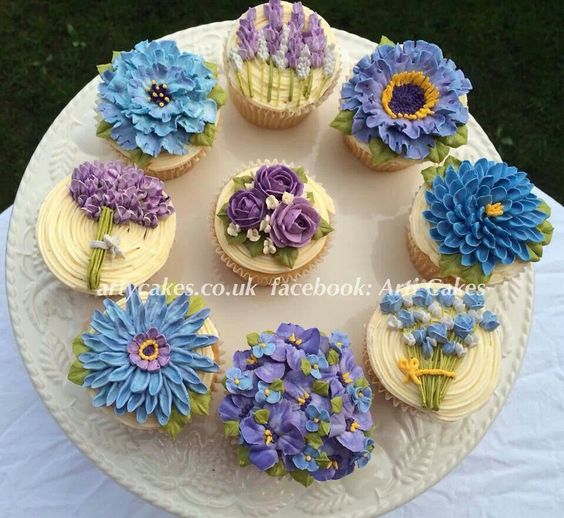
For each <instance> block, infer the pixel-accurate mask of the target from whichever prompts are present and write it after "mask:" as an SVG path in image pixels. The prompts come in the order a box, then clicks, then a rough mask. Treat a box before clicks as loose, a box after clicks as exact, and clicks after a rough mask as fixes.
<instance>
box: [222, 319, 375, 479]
mask: <svg viewBox="0 0 564 518" xmlns="http://www.w3.org/2000/svg"><path fill="white" fill-rule="evenodd" d="M247 343H248V348H247V349H245V350H242V351H237V352H236V353H235V354H234V356H233V364H234V366H233V367H232V368H230V369H228V370H227V372H226V377H225V378H224V381H223V383H224V386H225V389H226V391H227V395H226V396H225V398H224V399H223V401H222V402H221V404H220V407H219V416H220V418H221V420H222V421H223V423H224V429H225V434H226V436H228V437H233V438H234V439H236V440H237V443H238V446H237V449H238V456H239V463H240V465H241V466H247V465H249V464H254V465H255V466H256V467H257V468H258V469H260V470H261V471H264V472H265V473H267V474H268V475H271V476H275V477H282V476H284V475H286V474H288V475H289V476H291V477H292V478H293V479H294V480H296V481H298V482H300V483H301V484H303V485H304V486H306V487H307V486H309V485H310V484H312V483H313V482H314V481H315V480H317V481H320V482H323V481H327V480H337V479H340V478H342V477H344V476H346V475H349V474H350V473H352V472H353V471H354V470H355V468H357V467H359V468H360V467H363V466H365V465H366V463H367V462H368V461H369V460H370V457H371V453H372V450H373V449H374V440H373V439H372V438H371V437H370V434H369V432H370V429H371V428H372V416H371V415H370V406H371V403H372V390H371V389H370V387H369V385H368V381H367V380H366V378H365V377H364V373H363V370H362V367H360V366H359V365H358V364H357V363H356V360H355V358H354V355H353V353H352V351H351V349H350V340H349V338H348V336H347V335H346V334H345V333H343V332H341V331H333V332H332V333H331V335H330V336H326V335H324V334H323V333H322V332H320V330H319V329H317V328H311V329H304V328H303V327H301V326H299V325H294V324H281V325H280V326H279V327H278V329H277V330H276V332H273V331H265V332H263V333H260V334H259V333H250V334H249V335H247Z"/></svg>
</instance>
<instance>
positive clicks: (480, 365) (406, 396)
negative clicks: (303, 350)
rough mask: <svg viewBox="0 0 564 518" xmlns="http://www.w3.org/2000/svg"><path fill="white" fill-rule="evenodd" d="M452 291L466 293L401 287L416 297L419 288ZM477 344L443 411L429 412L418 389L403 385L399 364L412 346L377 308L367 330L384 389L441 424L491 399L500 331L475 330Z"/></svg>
mask: <svg viewBox="0 0 564 518" xmlns="http://www.w3.org/2000/svg"><path fill="white" fill-rule="evenodd" d="M444 287H447V288H451V289H454V292H455V293H456V295H457V296H459V297H462V296H463V295H464V292H463V290H461V289H459V288H453V287H452V286H451V285H449V284H440V283H422V284H413V285H410V286H406V287H404V288H401V289H400V290H399V291H400V293H401V294H402V295H408V294H413V293H415V291H416V290H417V289H419V288H433V289H435V290H439V289H441V288H444ZM474 334H475V335H476V338H477V339H478V342H479V343H478V345H477V346H476V347H473V348H469V349H468V350H467V353H466V355H465V356H464V357H462V359H461V361H460V362H459V364H458V367H457V369H456V377H455V378H454V379H453V380H452V381H451V383H450V385H449V388H448V390H447V392H446V395H445V397H444V399H443V402H442V403H441V406H440V409H439V410H437V411H430V410H427V409H425V408H423V407H422V406H421V399H420V394H419V388H418V386H417V385H415V384H414V383H411V382H409V383H404V380H405V375H404V374H403V372H402V371H401V370H400V369H399V367H398V361H399V360H400V359H402V358H409V347H408V346H407V345H405V344H404V343H403V340H402V333H401V332H400V331H398V330H397V329H391V328H390V327H389V326H388V315H385V314H383V313H382V312H381V311H380V309H379V308H378V309H377V310H376V311H375V312H374V314H373V315H372V318H371V319H370V322H369V323H368V327H367V331H366V348H367V354H368V359H369V361H370V366H371V367H372V369H373V371H374V374H375V375H376V377H377V378H378V380H379V382H380V383H381V384H382V386H383V387H384V389H385V390H386V391H387V392H389V393H390V394H391V395H392V396H393V397H395V398H396V399H398V400H400V401H402V402H403V403H405V404H407V405H409V406H412V407H415V408H417V409H418V410H421V411H423V412H425V413H426V414H428V415H431V416H432V417H434V418H437V419H439V420H442V421H456V420H458V419H462V418H463V417H465V416H467V415H469V414H471V413H472V412H474V411H476V410H478V409H479V408H480V407H481V406H482V405H484V404H485V403H486V402H487V401H488V399H489V398H490V397H491V395H492V393H493V391H494V390H495V387H496V385H497V381H498V378H499V372H500V363H501V344H500V339H499V333H498V331H497V330H496V331H493V332H486V331H484V330H483V329H482V328H481V327H479V326H478V327H477V328H476V330H475V331H474Z"/></svg>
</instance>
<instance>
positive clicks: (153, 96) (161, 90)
mask: <svg viewBox="0 0 564 518" xmlns="http://www.w3.org/2000/svg"><path fill="white" fill-rule="evenodd" d="M146 90H147V93H148V94H149V97H148V99H149V101H151V102H152V103H155V104H158V105H159V106H160V107H161V108H164V107H165V106H166V105H167V104H168V103H169V102H170V101H171V100H172V97H171V95H170V93H169V91H168V86H167V85H166V83H157V81H156V80H155V79H153V80H151V86H148V87H147V89H146Z"/></svg>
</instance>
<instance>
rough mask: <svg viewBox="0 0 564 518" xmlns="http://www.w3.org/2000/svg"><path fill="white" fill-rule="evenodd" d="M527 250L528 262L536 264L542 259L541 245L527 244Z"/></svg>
mask: <svg viewBox="0 0 564 518" xmlns="http://www.w3.org/2000/svg"><path fill="white" fill-rule="evenodd" d="M527 249H528V250H529V261H531V262H532V263H536V262H537V261H540V258H541V257H542V244H541V243H527Z"/></svg>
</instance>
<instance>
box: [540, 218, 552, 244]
mask: <svg viewBox="0 0 564 518" xmlns="http://www.w3.org/2000/svg"><path fill="white" fill-rule="evenodd" d="M537 228H538V229H539V230H540V231H541V232H542V235H543V236H544V239H543V241H542V244H543V245H544V246H546V245H549V244H550V242H551V241H552V233H553V232H554V227H553V226H552V223H551V222H550V221H548V220H547V219H545V220H544V221H543V222H542V223H541V224H540V225H539V226H538V227H537Z"/></svg>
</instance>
